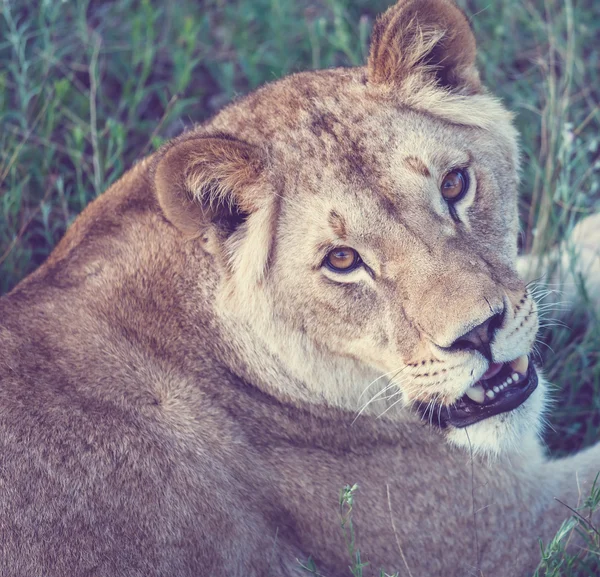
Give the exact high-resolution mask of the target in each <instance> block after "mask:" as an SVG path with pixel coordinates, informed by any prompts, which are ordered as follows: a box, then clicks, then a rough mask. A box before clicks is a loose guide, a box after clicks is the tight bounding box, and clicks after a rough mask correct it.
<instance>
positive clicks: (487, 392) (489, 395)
mask: <svg viewBox="0 0 600 577" xmlns="http://www.w3.org/2000/svg"><path fill="white" fill-rule="evenodd" d="M485 394H486V395H487V396H488V397H489V398H490V399H493V398H494V397H495V396H496V394H495V393H494V391H492V390H491V389H490V390H489V391H486V393H485Z"/></svg>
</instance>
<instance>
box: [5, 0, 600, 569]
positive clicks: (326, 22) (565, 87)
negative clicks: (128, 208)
mask: <svg viewBox="0 0 600 577" xmlns="http://www.w3.org/2000/svg"><path fill="white" fill-rule="evenodd" d="M390 3H391V0H317V1H315V2H310V1H308V0H236V1H225V0H203V1H198V0H177V1H171V2H163V1H158V0H114V1H94V0H68V1H66V0H62V1H59V0H37V1H32V0H30V1H27V0H0V294H2V293H4V292H7V291H9V290H10V289H11V288H12V287H13V286H15V284H16V283H17V282H18V281H19V280H20V279H21V278H23V277H24V276H25V275H26V274H28V273H29V272H31V271H32V270H33V269H34V268H36V267H37V266H38V265H39V264H40V263H41V262H42V261H43V260H44V259H45V258H46V256H47V255H48V254H49V252H50V251H51V250H52V248H53V247H54V245H55V244H56V243H57V241H58V240H59V239H60V238H61V236H62V235H63V233H64V232H65V230H66V228H67V227H68V226H69V225H70V223H71V222H72V221H73V220H74V218H75V217H76V216H77V214H78V213H79V212H80V211H81V210H82V209H83V208H84V207H85V205H86V204H87V203H88V202H90V200H92V199H93V198H95V197H96V196H98V195H99V194H100V193H102V191H104V190H105V189H106V188H107V187H108V186H109V185H110V184H111V183H113V182H114V181H115V180H116V179H118V178H119V176H121V174H122V173H123V172H124V171H125V170H127V168H128V167H130V166H131V165H132V164H134V163H135V162H136V161H137V160H139V159H140V158H142V157H143V156H145V155H147V154H148V153H150V152H152V151H153V150H155V149H156V148H157V147H158V146H160V144H161V143H162V142H164V141H165V140H166V139H168V138H171V137H173V136H175V135H177V134H178V133H180V132H181V131H183V130H184V129H185V128H186V127H189V126H190V125H192V124H193V123H196V122H201V121H202V120H204V119H206V118H207V117H209V116H211V115H212V114H214V113H215V112H216V111H217V110H219V108H221V107H222V106H224V105H225V104H226V103H228V102H229V101H231V100H232V99H234V98H236V97H237V96H239V95H243V94H245V93H247V92H248V91H250V90H252V89H254V88H256V87H257V86H259V85H260V84H262V83H264V82H268V81H271V80H273V79H275V78H278V77H280V76H282V75H285V74H289V73H291V72H294V71H298V70H305V69H311V68H323V67H330V66H349V65H359V64H361V63H363V62H364V61H365V59H366V56H367V50H368V38H369V33H370V29H371V25H372V23H373V20H374V18H375V16H376V15H377V14H378V13H379V12H381V11H383V10H384V9H385V8H386V7H387V6H388V5H389V4H390ZM458 3H459V4H460V5H461V7H462V8H464V9H465V10H466V12H467V14H468V15H469V16H470V18H471V22H472V25H473V29H474V32H475V35H476V37H477V40H478V43H479V48H480V54H479V65H480V69H481V72H482V75H483V78H484V81H485V83H486V84H487V85H488V87H489V88H490V89H491V90H492V91H493V92H495V93H496V94H498V95H499V96H501V97H502V98H503V100H504V102H505V103H506V105H507V106H508V107H509V108H511V109H512V110H514V111H515V112H516V113H517V124H518V127H519V129H520V131H521V134H522V150H523V179H522V203H521V216H522V230H523V234H522V246H523V250H524V251H527V252H533V253H534V254H540V253H543V252H544V251H545V250H547V249H548V248H549V247H551V246H554V245H555V244H556V243H557V242H559V241H560V240H561V239H563V238H565V236H566V235H568V232H569V231H570V230H571V229H572V228H573V226H574V224H575V223H576V222H577V221H578V220H579V219H581V218H582V217H583V216H585V215H586V214H589V213H592V212H594V211H598V210H599V209H600V108H599V102H600V42H599V38H600V2H598V1H597V0H458ZM545 272H547V271H540V274H543V273H545ZM551 288H552V287H551ZM540 296H541V297H542V298H543V293H541V294H540ZM586 298H587V295H585V294H584V293H583V291H582V294H581V302H580V303H579V305H578V306H577V307H576V309H575V311H574V312H572V313H569V314H568V315H567V316H566V317H563V319H562V323H564V324H561V323H559V324H558V325H557V323H556V321H552V320H550V318H549V319H548V321H547V322H546V323H543V329H542V332H541V335H540V340H539V347H538V348H539V351H538V353H539V360H540V362H541V363H542V364H543V366H544V369H545V371H546V374H547V375H548V376H549V377H550V379H551V380H552V382H554V383H555V385H556V391H555V398H556V402H555V404H554V407H553V411H552V414H551V415H550V417H549V427H548V433H547V436H546V439H547V442H548V445H549V447H550V449H551V450H552V451H554V452H555V453H564V452H571V451H574V450H577V449H580V448H581V447H583V446H585V445H587V444H589V443H591V442H592V441H595V440H598V439H599V438H600V434H599V433H600V360H599V356H600V323H598V318H597V313H594V312H591V311H589V310H587V309H586V307H585V303H586ZM552 306H559V305H552ZM552 306H549V307H548V311H547V314H548V316H549V317H550V316H551V313H552V311H551V310H550V309H551V308H552ZM542 308H543V307H542ZM550 325H553V326H550ZM565 513H566V515H567V514H568V511H565ZM575 524H577V523H575ZM582 527H583V528H584V529H585V526H583V525H582ZM571 529H573V527H571ZM580 529H581V527H580ZM588 529H589V527H588ZM587 532H588V533H589V535H590V536H591V538H593V537H594V535H595V534H594V533H593V532H592V531H591V530H589V531H587ZM557 547H558V550H557V551H558V552H559V554H558V556H557V555H555V553H556V552H554V553H552V555H554V556H552V555H551V556H550V557H548V561H547V563H546V565H545V566H544V567H542V569H543V570H544V571H546V573H543V574H548V575H550V574H553V575H559V574H560V575H562V574H565V575H567V574H568V575H571V574H575V573H566V572H565V571H567V569H566V567H567V565H565V563H571V565H569V567H571V566H572V567H575V565H576V561H572V562H569V560H568V558H567V557H566V556H565V555H563V554H562V553H561V552H560V551H559V550H560V543H559V544H558V545H557ZM555 561H556V563H559V565H557V566H558V567H559V569H557V571H559V572H556V573H550V571H551V570H553V571H554V570H555V569H552V566H551V563H554V562H555ZM577 563H579V561H577ZM577 566H578V567H579V568H578V569H577V571H583V572H582V573H577V574H582V575H586V574H596V575H597V574H598V573H587V572H586V571H587V570H588V569H585V566H584V565H581V566H580V565H577ZM581 567H584V569H581ZM568 570H569V571H571V570H573V571H574V570H575V569H572V568H571V569H568Z"/></svg>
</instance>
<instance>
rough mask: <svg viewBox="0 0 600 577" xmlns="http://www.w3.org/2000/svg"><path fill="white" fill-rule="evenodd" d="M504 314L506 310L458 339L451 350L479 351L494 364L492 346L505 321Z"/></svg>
mask: <svg viewBox="0 0 600 577" xmlns="http://www.w3.org/2000/svg"><path fill="white" fill-rule="evenodd" d="M504 312H505V309H503V310H502V311H501V312H498V313H495V314H493V315H491V316H490V317H488V318H487V319H486V320H485V321H483V322H482V323H481V324H479V325H477V326H476V327H475V328H472V329H471V330H470V331H468V332H466V333H465V334H463V335H461V336H460V337H458V338H457V339H456V340H455V341H454V342H453V343H452V344H451V345H450V349H451V350H455V351H466V350H475V351H479V352H480V353H481V354H482V355H483V356H484V357H485V358H486V359H488V360H489V361H490V362H492V350H491V347H490V344H491V342H492V341H493V340H494V335H495V334H496V331H497V330H498V329H499V328H500V326H501V325H502V322H503V321H504Z"/></svg>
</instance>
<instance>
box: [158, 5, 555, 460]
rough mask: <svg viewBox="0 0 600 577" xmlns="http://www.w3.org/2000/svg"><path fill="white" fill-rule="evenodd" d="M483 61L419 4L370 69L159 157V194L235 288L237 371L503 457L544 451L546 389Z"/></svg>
mask: <svg viewBox="0 0 600 577" xmlns="http://www.w3.org/2000/svg"><path fill="white" fill-rule="evenodd" d="M475 56H476V50H475V40H474V37H473V34H472V32H471V30H470V27H469V23H468V21H467V19H466V17H465V16H464V15H463V14H462V12H461V11H460V10H459V9H458V8H457V7H456V6H455V4H454V3H453V2H452V1H450V0H419V1H417V0H408V1H401V2H399V3H398V4H397V5H395V6H393V7H391V8H390V9H389V10H388V11H387V12H386V13H385V14H383V15H382V16H381V17H380V18H379V19H378V21H377V22H376V24H375V27H374V30H373V35H372V40H371V47H370V56H369V60H368V64H367V65H366V66H365V67H361V68H353V69H335V70H325V71H319V72H308V73H301V74H296V75H293V76H290V77H287V78H284V79H283V80H280V81H277V82H274V83H272V84H270V85H267V86H265V87H263V88H261V89H259V90H258V91H256V92H254V93H252V94H250V95H249V96H247V97H245V98H243V99H241V100H239V101H238V102H236V103H234V104H232V105H230V106H229V107H228V108H226V109H225V110H223V111H221V113H219V114H218V115H217V116H216V117H215V118H214V119H213V120H212V121H210V122H209V123H207V124H205V125H203V126H201V127H198V128H196V129H195V130H193V131H191V132H189V133H187V134H185V135H183V136H182V137H180V138H179V139H178V140H176V141H174V142H173V143H171V144H169V145H167V146H166V147H165V148H164V149H163V150H162V151H160V152H159V154H158V155H157V158H156V160H155V168H154V179H155V187H156V193H157V197H158V199H159V203H160V205H161V208H162V210H163V212H164V214H165V216H166V217H167V219H168V220H170V222H171V223H172V224H173V225H174V226H175V227H177V228H178V229H179V231H180V232H181V238H182V242H197V243H199V244H200V245H201V246H202V247H203V249H204V252H205V253H206V254H207V255H208V258H209V260H210V262H211V263H212V264H211V266H212V267H214V269H215V270H217V271H218V275H219V282H218V286H217V288H216V289H215V294H214V301H213V305H214V310H215V311H216V318H217V322H218V324H219V326H220V328H221V330H222V334H223V335H224V340H225V341H226V342H227V343H229V345H228V346H229V347H230V348H228V353H227V354H228V355H230V358H231V359H232V360H231V361H230V362H231V363H233V364H235V366H236V370H238V371H241V372H243V373H244V375H245V376H246V377H247V378H248V379H250V380H251V381H252V382H254V383H255V384H256V385H257V386H259V387H261V388H262V389H263V390H266V391H268V392H269V393H271V394H275V395H277V396H278V397H279V398H284V399H288V400H290V401H292V402H306V403H312V404H319V405H328V406H332V407H337V408H341V409H344V410H348V411H352V412H353V414H361V415H367V416H369V415H370V416H373V415H375V416H381V415H384V414H385V416H386V418H388V417H389V418H391V419H410V418H414V415H415V414H418V415H420V417H421V418H423V419H425V420H426V421H428V422H430V423H432V424H433V425H436V426H439V427H440V428H441V430H442V431H443V432H444V433H445V434H446V435H447V437H448V438H449V439H450V440H451V441H452V442H454V443H456V444H460V445H467V444H470V445H471V446H472V448H474V449H475V450H479V451H486V452H490V453H493V452H498V451H500V450H503V449H505V448H508V447H511V446H517V445H518V444H519V443H521V442H523V440H524V439H525V438H526V437H528V436H531V435H535V434H537V431H538V428H539V422H540V417H541V411H542V408H543V396H544V392H543V388H544V387H543V382H542V381H541V379H538V376H537V374H536V370H535V368H534V367H533V365H532V363H531V362H529V355H530V352H531V350H532V346H533V343H534V339H535V335H536V332H537V328H538V320H537V313H536V305H535V302H534V300H533V298H532V295H531V294H530V292H529V291H528V289H527V286H526V285H525V283H524V282H523V281H522V280H521V278H520V277H519V276H518V274H517V272H516V269H515V261H516V258H517V234H518V226H519V225H518V213H517V187H518V143H517V134H516V131H515V129H514V127H513V125H512V117H511V114H510V113H509V112H508V111H506V110H505V109H504V108H503V106H502V105H501V104H500V103H499V101H498V100H496V99H495V98H494V97H492V96H491V95H489V94H488V93H487V92H486V91H485V89H484V88H483V87H482V85H481V83H480V79H479V74H478V72H477V69H476V67H475ZM199 282H201V279H199ZM233 359H235V360H233Z"/></svg>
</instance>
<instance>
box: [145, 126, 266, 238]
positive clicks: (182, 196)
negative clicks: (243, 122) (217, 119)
mask: <svg viewBox="0 0 600 577" xmlns="http://www.w3.org/2000/svg"><path fill="white" fill-rule="evenodd" d="M264 164H265V162H264V159H263V157H262V155H261V153H260V151H259V150H257V149H256V148H255V147H253V146H251V145H249V144H247V143H245V142H241V141H239V140H236V139H233V138H231V137H224V136H222V135H219V136H195V137H194V136H191V137H189V138H183V139H180V140H179V141H175V142H174V143H173V144H170V145H167V146H166V147H165V149H163V151H160V152H159V153H158V157H157V161H156V162H155V166H154V185H155V188H156V195H157V198H158V202H159V204H160V206H161V208H162V210H163V213H164V214H165V216H166V217H167V219H169V220H170V221H171V223H173V224H174V225H175V226H176V227H177V228H178V229H179V230H181V231H182V232H183V233H184V234H185V235H187V236H192V237H193V236H199V235H200V234H201V233H202V232H203V231H204V230H206V229H207V228H208V227H213V228H215V227H216V228H217V229H221V232H223V233H226V234H227V233H231V232H233V230H234V229H235V228H236V227H237V226H239V225H240V224H241V223H242V222H244V221H245V220H246V219H247V218H248V217H249V216H250V215H251V214H253V213H254V212H255V211H257V209H258V208H259V207H260V206H261V205H263V204H264V202H265V198H266V196H267V194H266V191H265V188H266V187H265V183H264V182H263V178H262V173H263V168H264Z"/></svg>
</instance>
